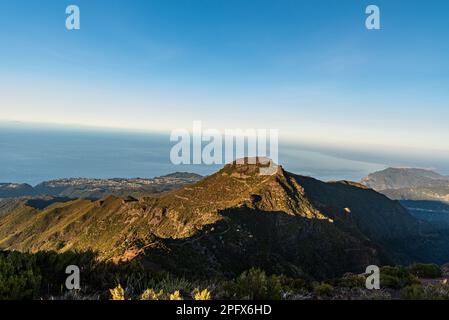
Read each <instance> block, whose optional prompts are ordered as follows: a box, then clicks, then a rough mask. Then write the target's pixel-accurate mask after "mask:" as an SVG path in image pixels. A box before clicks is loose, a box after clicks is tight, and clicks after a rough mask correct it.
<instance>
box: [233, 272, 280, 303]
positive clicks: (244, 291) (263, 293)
mask: <svg viewBox="0 0 449 320" xmlns="http://www.w3.org/2000/svg"><path fill="white" fill-rule="evenodd" d="M224 291H225V295H226V297H227V298H230V299H250V300H279V299H281V291H282V286H281V282H280V279H279V277H278V276H274V275H273V276H267V275H266V274H265V272H264V271H262V270H260V269H254V268H253V269H250V270H249V271H245V272H243V273H242V274H241V275H240V276H239V277H237V279H235V280H234V281H228V282H226V283H225V284H224Z"/></svg>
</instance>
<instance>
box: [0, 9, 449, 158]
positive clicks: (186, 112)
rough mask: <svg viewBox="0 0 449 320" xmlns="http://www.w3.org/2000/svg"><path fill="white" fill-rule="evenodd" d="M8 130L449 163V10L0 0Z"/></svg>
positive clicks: (1, 76) (0, 109)
mask: <svg viewBox="0 0 449 320" xmlns="http://www.w3.org/2000/svg"><path fill="white" fill-rule="evenodd" d="M69 4H76V5H78V6H79V7H80V10H81V30H79V31H67V30H66V29H65V19H66V14H65V8H66V6H67V5H69ZM369 4H376V5H378V6H379V7H380V10H381V28H382V29H381V30H371V31H370V30H367V29H366V28H365V19H366V17H367V15H366V14H365V8H366V6H367V5H369ZM0 120H8V121H11V120H12V121H24V122H28V121H33V122H43V123H62V124H67V123H71V124H78V125H90V126H107V127H120V128H133V129H145V130H162V131H170V130H172V129H175V128H180V127H186V128H190V127H191V125H192V121H194V120H202V121H203V124H204V126H205V127H213V128H218V129H221V128H238V127H240V128H274V129H279V130H280V133H281V137H288V138H291V139H294V140H298V141H302V142H310V143H330V144H353V145H364V146H365V147H366V146H372V145H375V146H378V147H385V148H392V147H393V148H395V147H411V148H418V149H429V150H430V149H435V150H440V151H443V152H449V125H448V120H449V2H448V1H446V0H440V1H438V0H427V1H424V0H422V1H418V0H408V1H399V0H388V1H380V0H372V1H369V2H368V1H362V0H344V1H342V0H326V1H325V0H319V1H317V0H314V1H300V0H295V1H286V0H270V1H268V0H142V1H137V0H129V1H125V0H123V1H118V0H108V1H106V0H71V1H63V0H40V1H35V0H28V1H25V0H14V1H6V0H0Z"/></svg>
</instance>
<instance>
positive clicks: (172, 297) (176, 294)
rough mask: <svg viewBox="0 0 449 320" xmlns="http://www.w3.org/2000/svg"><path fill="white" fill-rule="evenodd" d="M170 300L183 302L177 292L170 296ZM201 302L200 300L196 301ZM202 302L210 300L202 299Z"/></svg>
mask: <svg viewBox="0 0 449 320" xmlns="http://www.w3.org/2000/svg"><path fill="white" fill-rule="evenodd" d="M170 300H183V299H182V297H181V294H180V293H179V291H175V292H173V293H172V294H171V295H170ZM195 300H199V299H195ZM201 300H209V299H201Z"/></svg>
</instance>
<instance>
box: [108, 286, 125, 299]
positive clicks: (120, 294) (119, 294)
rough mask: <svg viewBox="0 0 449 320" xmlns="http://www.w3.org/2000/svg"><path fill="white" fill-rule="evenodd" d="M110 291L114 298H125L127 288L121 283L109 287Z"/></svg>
mask: <svg viewBox="0 0 449 320" xmlns="http://www.w3.org/2000/svg"><path fill="white" fill-rule="evenodd" d="M109 292H110V293H111V299H112V300H125V290H123V288H122V286H121V285H120V284H119V285H118V286H117V287H115V288H114V289H109Z"/></svg>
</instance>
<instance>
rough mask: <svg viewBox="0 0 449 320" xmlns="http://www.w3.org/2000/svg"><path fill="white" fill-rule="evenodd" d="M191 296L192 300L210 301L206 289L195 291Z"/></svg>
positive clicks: (209, 295)
mask: <svg viewBox="0 0 449 320" xmlns="http://www.w3.org/2000/svg"><path fill="white" fill-rule="evenodd" d="M192 296H193V299H194V300H211V294H210V292H209V291H208V290H207V289H204V290H203V291H200V290H199V289H195V290H194V291H193V293H192Z"/></svg>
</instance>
